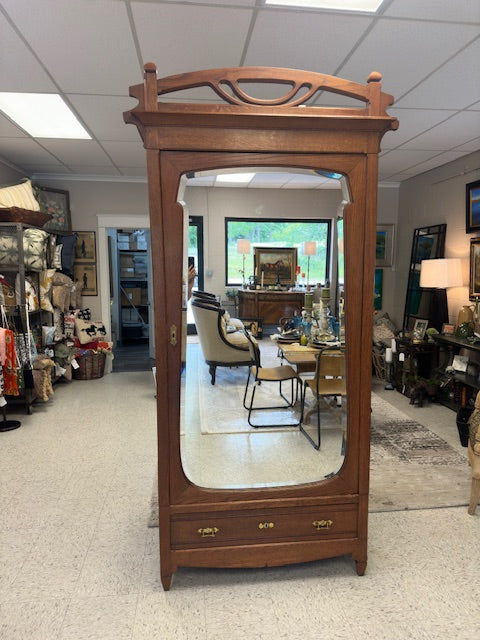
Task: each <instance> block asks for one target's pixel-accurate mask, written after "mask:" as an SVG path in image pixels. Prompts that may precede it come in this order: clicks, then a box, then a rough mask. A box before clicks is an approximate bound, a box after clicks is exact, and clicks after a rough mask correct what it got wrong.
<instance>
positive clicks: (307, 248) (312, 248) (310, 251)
mask: <svg viewBox="0 0 480 640" xmlns="http://www.w3.org/2000/svg"><path fill="white" fill-rule="evenodd" d="M303 255H304V256H307V287H308V286H309V285H310V258H311V256H316V255H317V243H316V242H312V241H307V242H304V243H303Z"/></svg>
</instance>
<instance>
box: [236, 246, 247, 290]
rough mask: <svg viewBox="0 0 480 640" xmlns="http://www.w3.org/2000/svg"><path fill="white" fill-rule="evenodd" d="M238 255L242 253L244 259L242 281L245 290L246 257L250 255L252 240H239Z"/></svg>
mask: <svg viewBox="0 0 480 640" xmlns="http://www.w3.org/2000/svg"><path fill="white" fill-rule="evenodd" d="M237 253H240V254H241V255H242V257H243V263H242V281H243V288H244V289H245V256H246V255H248V254H249V253H250V240H247V238H239V239H238V240H237Z"/></svg>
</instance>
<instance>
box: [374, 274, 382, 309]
mask: <svg viewBox="0 0 480 640" xmlns="http://www.w3.org/2000/svg"><path fill="white" fill-rule="evenodd" d="M382 296H383V269H375V284H374V289H373V308H374V309H375V311H380V309H381V308H382Z"/></svg>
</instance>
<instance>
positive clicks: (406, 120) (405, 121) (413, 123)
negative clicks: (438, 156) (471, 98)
mask: <svg viewBox="0 0 480 640" xmlns="http://www.w3.org/2000/svg"><path fill="white" fill-rule="evenodd" d="M388 113H389V114H390V115H391V116H395V117H396V118H398V120H399V122H400V126H399V127H398V129H397V130H396V131H387V133H386V134H385V135H384V136H383V139H382V151H386V150H387V149H394V148H395V147H398V146H400V145H401V144H403V143H404V142H406V141H407V140H410V139H411V138H413V137H415V136H418V135H419V134H420V133H422V132H423V131H426V130H428V129H430V128H431V127H434V126H435V125H436V124H438V123H439V122H442V121H443V120H446V119H447V118H449V117H450V116H452V115H453V114H454V113H455V111H448V110H442V109H438V110H432V109H423V110H422V109H395V108H394V107H390V108H389V109H388Z"/></svg>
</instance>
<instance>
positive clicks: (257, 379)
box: [243, 329, 301, 429]
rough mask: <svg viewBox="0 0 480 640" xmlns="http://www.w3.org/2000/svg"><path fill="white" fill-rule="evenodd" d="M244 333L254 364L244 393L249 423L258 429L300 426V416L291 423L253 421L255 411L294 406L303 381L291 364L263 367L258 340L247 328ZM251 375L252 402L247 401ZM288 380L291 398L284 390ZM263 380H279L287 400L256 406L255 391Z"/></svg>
mask: <svg viewBox="0 0 480 640" xmlns="http://www.w3.org/2000/svg"><path fill="white" fill-rule="evenodd" d="M244 334H245V337H246V338H247V340H248V346H249V349H250V356H251V358H252V360H253V364H252V365H251V366H250V369H249V371H248V378H247V383H246V385H245V393H244V394H243V406H244V407H245V409H247V410H248V424H249V425H250V426H251V427H255V428H256V429H258V428H263V427H298V426H300V417H299V419H298V420H296V421H295V422H289V423H283V422H282V423H279V422H278V421H277V422H274V423H272V424H264V423H262V424H254V423H253V422H252V421H251V416H252V413H253V412H254V411H266V410H269V411H272V414H274V412H275V410H277V409H288V408H290V407H293V405H294V404H295V401H296V399H297V397H298V385H299V383H301V380H300V378H299V377H298V374H297V372H296V371H295V369H293V367H291V366H290V365H285V366H282V365H280V366H278V367H262V365H261V364H260V349H259V347H258V344H257V342H256V340H255V339H254V338H253V337H252V336H251V335H250V334H249V333H248V331H247V330H246V329H245V330H244ZM251 377H253V385H252V392H251V396H250V402H249V403H247V395H248V388H249V385H250V378H251ZM288 381H290V384H291V389H290V400H289V399H288V398H287V397H285V396H284V395H283V392H282V382H288ZM262 382H275V383H277V382H278V384H279V393H280V396H281V398H283V400H284V401H285V402H284V403H283V404H281V405H277V406H272V405H269V406H265V407H263V406H262V407H258V406H257V407H255V406H254V399H255V391H256V389H257V387H258V386H259V385H260V384H262ZM294 382H295V383H296V388H295V390H294Z"/></svg>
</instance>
